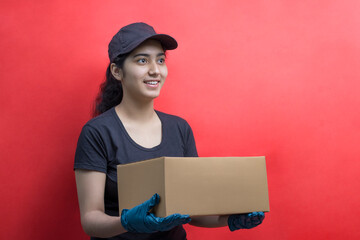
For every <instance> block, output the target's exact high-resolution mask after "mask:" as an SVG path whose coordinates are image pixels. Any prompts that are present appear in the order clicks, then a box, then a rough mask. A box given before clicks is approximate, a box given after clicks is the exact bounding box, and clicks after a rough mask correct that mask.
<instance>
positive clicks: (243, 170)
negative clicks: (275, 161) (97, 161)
mask: <svg viewBox="0 0 360 240" xmlns="http://www.w3.org/2000/svg"><path fill="white" fill-rule="evenodd" d="M117 175H118V193H119V209H120V213H121V210H122V209H124V208H126V209H130V208H133V207H135V206H137V205H139V204H141V203H143V202H144V201H146V200H148V199H149V198H150V197H151V196H152V195H153V194H155V193H158V194H159V195H160V203H159V205H157V206H156V207H155V208H154V212H155V215H156V216H158V217H165V216H168V215H171V214H173V213H181V214H189V215H190V216H199V215H225V214H236V213H247V212H253V211H264V212H268V211H269V197H268V186H267V176H266V163H265V157H211V158H206V157H199V158H188V157H187V158H181V157H161V158H156V159H150V160H146V161H141V162H136V163H130V164H123V165H118V167H117Z"/></svg>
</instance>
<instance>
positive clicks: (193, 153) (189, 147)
mask: <svg viewBox="0 0 360 240" xmlns="http://www.w3.org/2000/svg"><path fill="white" fill-rule="evenodd" d="M185 140H186V142H185V151H184V156H185V157H198V153H197V149H196V144H195V138H194V134H193V131H192V129H191V127H190V125H189V124H186V138H185Z"/></svg>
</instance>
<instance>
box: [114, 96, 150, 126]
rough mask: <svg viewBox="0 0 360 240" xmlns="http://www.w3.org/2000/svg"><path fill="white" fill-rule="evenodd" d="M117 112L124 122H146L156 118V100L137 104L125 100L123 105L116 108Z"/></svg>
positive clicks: (122, 102)
mask: <svg viewBox="0 0 360 240" xmlns="http://www.w3.org/2000/svg"><path fill="white" fill-rule="evenodd" d="M115 110H116V112H117V114H118V115H119V116H120V117H121V118H122V119H124V120H125V119H126V120H131V121H136V122H146V121H148V120H150V119H153V117H154V114H155V111H154V100H151V101H146V102H135V101H127V100H126V99H123V100H122V101H121V103H120V104H119V105H117V106H116V107H115Z"/></svg>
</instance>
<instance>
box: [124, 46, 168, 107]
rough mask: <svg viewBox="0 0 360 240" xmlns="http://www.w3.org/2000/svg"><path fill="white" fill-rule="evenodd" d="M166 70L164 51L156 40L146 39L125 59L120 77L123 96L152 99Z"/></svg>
mask: <svg viewBox="0 0 360 240" xmlns="http://www.w3.org/2000/svg"><path fill="white" fill-rule="evenodd" d="M167 74H168V71H167V67H166V64H165V53H164V50H163V48H162V46H161V44H160V42H158V41H156V40H147V41H145V42H144V43H142V44H141V45H140V46H139V47H137V48H136V49H135V50H134V51H133V52H131V54H130V55H129V56H128V57H127V58H126V59H125V62H124V65H123V68H122V70H121V75H122V77H121V79H119V80H120V81H121V83H122V86H123V91H124V96H123V99H125V98H129V97H130V98H132V99H134V100H140V101H142V100H152V99H154V98H156V97H158V96H159V94H160V90H161V87H162V85H163V84H164V82H165V79H166V77H167Z"/></svg>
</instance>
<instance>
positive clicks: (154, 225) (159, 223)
mask: <svg viewBox="0 0 360 240" xmlns="http://www.w3.org/2000/svg"><path fill="white" fill-rule="evenodd" d="M159 200H160V196H159V195H158V194H157V193H156V194H154V196H152V197H151V198H150V199H149V200H147V201H146V202H144V203H142V204H140V205H138V206H136V207H134V208H132V209H130V210H128V209H123V210H122V212H121V224H122V225H123V227H124V228H125V229H127V230H128V231H129V232H138V233H153V232H158V231H168V230H170V229H172V228H174V227H176V226H178V225H182V224H186V223H188V222H190V221H191V219H190V217H189V215H181V214H177V213H176V214H173V215H170V216H167V217H165V218H160V217H156V216H155V215H154V214H153V213H150V212H149V211H150V210H151V209H152V208H153V207H154V206H155V205H157V204H158V203H159Z"/></svg>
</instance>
